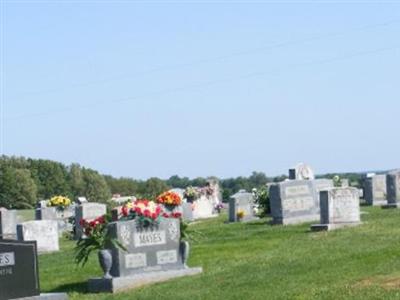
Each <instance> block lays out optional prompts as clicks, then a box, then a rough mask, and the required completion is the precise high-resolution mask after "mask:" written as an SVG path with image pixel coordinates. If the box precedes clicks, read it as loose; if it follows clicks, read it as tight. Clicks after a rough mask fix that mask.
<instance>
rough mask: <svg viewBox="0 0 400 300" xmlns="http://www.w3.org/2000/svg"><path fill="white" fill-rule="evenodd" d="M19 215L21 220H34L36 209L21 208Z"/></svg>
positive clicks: (18, 211)
mask: <svg viewBox="0 0 400 300" xmlns="http://www.w3.org/2000/svg"><path fill="white" fill-rule="evenodd" d="M17 216H18V218H19V220H21V221H32V220H35V210H34V209H19V210H17Z"/></svg>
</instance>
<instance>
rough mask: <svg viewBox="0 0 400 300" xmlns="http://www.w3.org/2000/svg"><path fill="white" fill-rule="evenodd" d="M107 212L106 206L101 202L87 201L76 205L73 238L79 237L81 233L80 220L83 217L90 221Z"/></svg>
mask: <svg viewBox="0 0 400 300" xmlns="http://www.w3.org/2000/svg"><path fill="white" fill-rule="evenodd" d="M106 213H107V206H106V205H105V204H103V203H95V202H88V203H83V204H81V205H78V206H76V208H75V239H79V238H81V237H82V236H84V235H83V231H82V226H81V225H80V221H81V220H82V219H85V220H87V221H92V220H94V219H96V218H98V217H100V216H103V215H105V214H106Z"/></svg>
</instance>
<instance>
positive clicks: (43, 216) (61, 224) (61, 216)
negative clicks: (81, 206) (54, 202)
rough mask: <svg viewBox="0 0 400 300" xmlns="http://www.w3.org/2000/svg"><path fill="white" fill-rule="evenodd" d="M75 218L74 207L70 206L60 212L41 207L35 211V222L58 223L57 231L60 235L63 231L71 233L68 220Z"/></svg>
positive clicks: (51, 208)
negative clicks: (54, 221) (50, 221)
mask: <svg viewBox="0 0 400 300" xmlns="http://www.w3.org/2000/svg"><path fill="white" fill-rule="evenodd" d="M74 217H75V205H74V204H73V205H70V206H68V207H66V208H65V209H63V210H61V209H59V208H57V207H41V208H37V209H36V210H35V219H36V220H56V221H57V222H58V231H59V233H60V234H62V233H63V232H65V231H72V230H73V228H72V224H71V223H69V220H70V218H74Z"/></svg>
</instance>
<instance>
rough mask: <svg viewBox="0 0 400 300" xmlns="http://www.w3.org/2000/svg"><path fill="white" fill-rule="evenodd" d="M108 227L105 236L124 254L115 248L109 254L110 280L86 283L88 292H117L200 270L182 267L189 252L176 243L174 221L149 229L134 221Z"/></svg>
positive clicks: (176, 225)
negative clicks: (112, 238) (115, 242)
mask: <svg viewBox="0 0 400 300" xmlns="http://www.w3.org/2000/svg"><path fill="white" fill-rule="evenodd" d="M109 226H110V227H109V234H110V235H111V236H112V237H114V238H116V239H118V241H119V242H120V243H121V244H122V245H123V246H124V247H125V248H126V251H124V250H121V249H120V248H115V247H113V248H112V249H111V250H110V251H111V257H112V264H111V269H110V272H109V273H110V275H111V276H104V277H103V278H94V279H90V280H89V282H88V287H89V292H117V291H120V290H124V289H128V288H135V287H139V286H142V285H144V284H149V283H153V282H160V281H165V280H168V279H171V278H175V277H181V276H187V275H195V274H198V273H200V272H202V268H189V267H187V265H186V261H187V258H188V257H187V256H188V250H189V249H188V244H187V243H185V242H181V241H180V227H179V226H180V225H179V220H178V219H162V220H161V221H160V223H159V224H158V225H154V226H149V227H142V226H139V225H138V223H137V221H136V220H131V221H119V222H113V223H110V224H109ZM106 271H107V270H106ZM106 274H107V273H106Z"/></svg>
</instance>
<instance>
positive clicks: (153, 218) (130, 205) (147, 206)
mask: <svg viewBox="0 0 400 300" xmlns="http://www.w3.org/2000/svg"><path fill="white" fill-rule="evenodd" d="M161 213H162V209H161V206H160V205H158V204H157V203H155V202H153V201H149V200H147V199H139V200H136V201H132V202H127V203H125V204H124V206H123V207H122V208H121V215H122V217H121V218H120V220H122V221H123V220H133V219H135V220H137V222H138V223H139V224H140V225H142V226H145V227H146V226H149V225H154V224H157V223H158V221H159V218H160V216H161Z"/></svg>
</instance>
